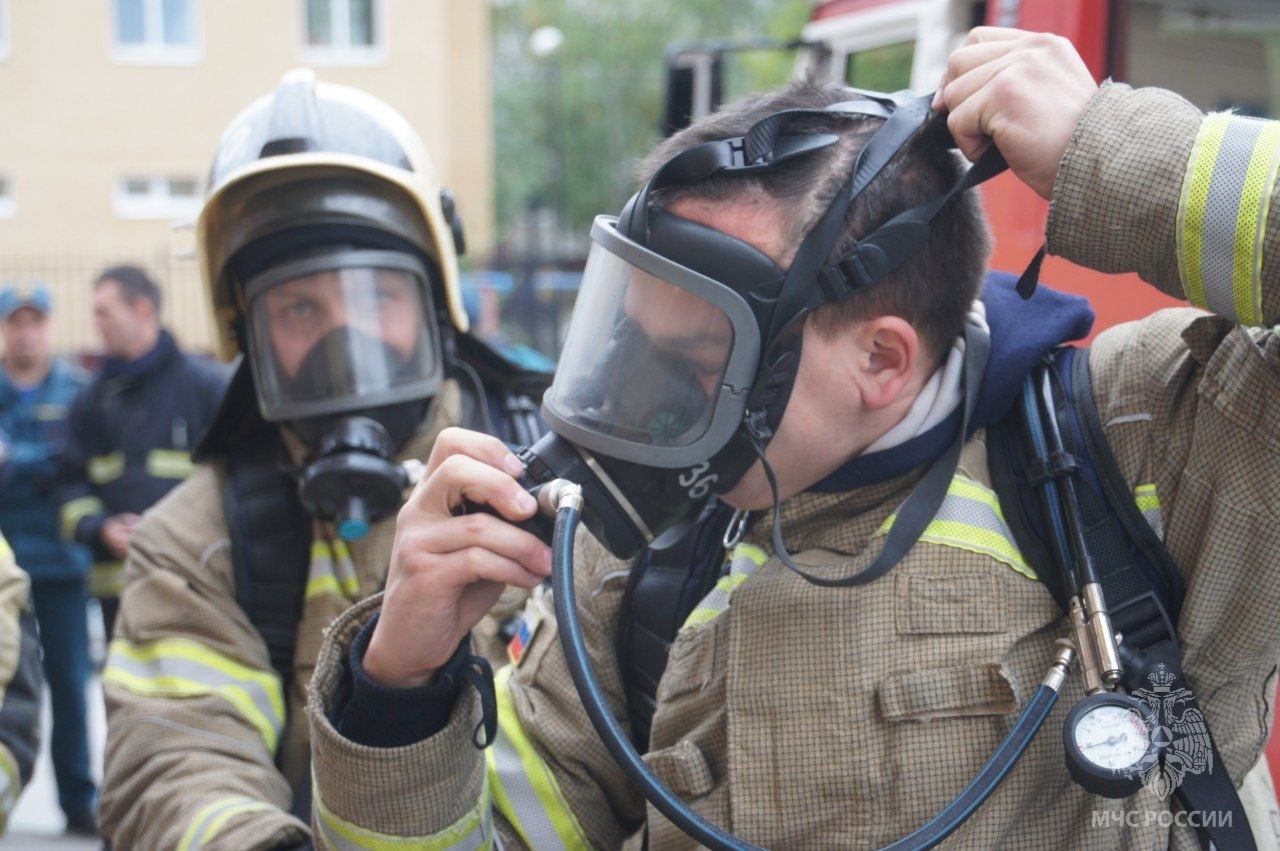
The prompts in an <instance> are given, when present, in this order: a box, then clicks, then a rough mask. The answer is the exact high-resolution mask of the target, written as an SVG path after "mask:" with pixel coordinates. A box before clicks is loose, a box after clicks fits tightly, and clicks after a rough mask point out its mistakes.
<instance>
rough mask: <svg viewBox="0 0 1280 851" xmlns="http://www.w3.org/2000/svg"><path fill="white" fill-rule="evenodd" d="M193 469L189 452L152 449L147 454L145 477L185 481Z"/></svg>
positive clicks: (193, 465)
mask: <svg viewBox="0 0 1280 851" xmlns="http://www.w3.org/2000/svg"><path fill="white" fill-rule="evenodd" d="M195 468H196V466H195V464H192V463H191V453H190V452H183V451H181V450H179V449H152V450H151V451H150V452H148V453H147V475H148V476H151V477H152V478H155V479H185V478H186V477H187V476H189V475H191V472H192V471H193V470H195Z"/></svg>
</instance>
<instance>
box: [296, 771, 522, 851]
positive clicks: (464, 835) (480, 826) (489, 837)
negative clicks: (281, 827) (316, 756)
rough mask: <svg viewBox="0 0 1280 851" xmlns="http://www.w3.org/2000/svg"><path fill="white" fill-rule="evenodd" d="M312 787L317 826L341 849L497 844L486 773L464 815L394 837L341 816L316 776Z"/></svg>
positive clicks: (461, 850) (393, 850)
mask: <svg viewBox="0 0 1280 851" xmlns="http://www.w3.org/2000/svg"><path fill="white" fill-rule="evenodd" d="M311 788H312V790H314V797H313V798H312V802H313V803H314V804H315V811H316V819H315V825H316V828H317V829H318V830H319V831H320V837H321V839H323V840H324V844H325V846H326V847H328V848H335V849H338V851H478V849H487V848H492V847H493V844H494V833H493V810H492V808H491V806H490V800H489V779H488V777H487V776H486V777H485V780H484V786H483V788H482V791H481V793H480V799H479V800H478V801H477V802H476V805H475V806H474V807H472V808H471V809H470V810H468V811H467V813H466V814H465V815H464V816H463V817H462V818H460V819H458V820H457V821H456V822H454V823H453V824H451V825H449V826H448V827H446V828H445V829H444V830H442V831H440V832H438V833H433V834H431V835H430V836H392V835H391V834H388V833H379V832H377V831H376V830H369V829H368V828H365V827H361V826H360V825H358V824H355V823H353V822H349V821H346V820H345V819H341V818H339V817H338V816H336V815H334V814H333V813H332V812H331V811H330V810H329V808H328V807H326V806H325V805H324V801H322V800H321V799H320V794H319V789H320V787H319V786H317V785H316V782H315V778H314V777H312V781H311ZM535 847H536V846H535Z"/></svg>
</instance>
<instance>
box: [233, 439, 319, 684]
mask: <svg viewBox="0 0 1280 851" xmlns="http://www.w3.org/2000/svg"><path fill="white" fill-rule="evenodd" d="M283 451H284V447H283V445H282V444H281V441H280V435H279V432H278V431H277V430H276V429H274V428H269V429H263V430H261V431H259V433H258V437H257V439H254V440H245V441H242V442H240V444H239V445H238V446H236V447H235V448H233V449H232V450H231V451H230V452H229V453H228V454H227V460H226V470H227V477H226V484H225V486H224V488H223V498H222V509H223V512H224V513H225V515H226V519H227V530H228V533H229V535H230V538H231V563H232V569H233V572H234V579H235V588H236V602H237V603H239V604H240V608H241V609H243V610H244V613H245V614H246V615H247V616H248V618H249V622H250V623H252V624H253V626H254V628H255V629H257V630H258V632H259V633H261V635H262V640H263V641H265V642H266V645H267V654H268V656H270V658H271V667H273V668H275V669H276V672H277V673H278V674H280V680H281V683H282V684H283V688H284V689H285V690H286V692H287V691H288V688H289V683H290V681H291V680H292V674H293V650H294V644H295V641H296V638H297V627H298V620H299V619H300V618H301V617H302V604H303V597H304V594H305V591H306V585H307V571H308V569H309V564H310V551H311V534H312V525H311V519H310V517H309V516H308V515H307V512H306V509H304V508H303V507H302V502H301V501H300V500H299V499H298V488H297V484H296V483H295V482H294V480H293V477H292V476H291V475H289V473H288V471H287V470H285V469H284V466H283V465H282V464H281V458H282V457H283V455H282V453H283Z"/></svg>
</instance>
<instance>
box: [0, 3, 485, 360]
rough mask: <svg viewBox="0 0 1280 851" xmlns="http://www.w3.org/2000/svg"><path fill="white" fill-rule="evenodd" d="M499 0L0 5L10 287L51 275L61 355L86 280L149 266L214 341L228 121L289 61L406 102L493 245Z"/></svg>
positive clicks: (81, 310)
mask: <svg viewBox="0 0 1280 851" xmlns="http://www.w3.org/2000/svg"><path fill="white" fill-rule="evenodd" d="M490 57H491V46H490V24H489V3H488V0H74V2H67V0H0V283H9V282H12V283H15V284H18V285H28V284H30V283H33V282H35V281H44V282H46V283H47V284H48V285H49V286H50V287H51V289H52V290H53V293H54V298H55V299H56V301H57V307H56V311H55V320H56V342H57V346H58V348H59V349H60V350H63V351H92V350H93V349H95V348H96V346H97V345H98V341H97V339H96V337H95V334H94V331H93V325H92V318H91V316H90V302H89V297H90V286H91V283H92V281H93V278H94V276H95V274H96V273H97V272H98V271H99V270H100V269H101V268H103V267H105V266H106V265H108V264H113V263H119V262H136V263H140V264H141V265H143V266H144V267H146V268H148V269H149V270H151V271H152V272H154V273H155V274H156V276H157V278H158V279H159V281H160V283H161V286H162V288H163V290H164V293H165V300H166V304H165V307H164V315H165V319H166V322H167V323H168V324H169V326H170V327H171V328H173V329H174V331H175V333H176V334H177V336H178V337H179V339H180V341H181V342H182V343H183V344H184V345H186V346H190V347H194V348H208V347H209V346H210V341H211V336H210V330H209V323H208V317H207V316H206V314H205V310H204V305H203V298H202V296H201V294H200V284H199V277H198V274H197V272H196V266H195V262H194V258H193V256H192V254H193V249H194V244H193V236H192V234H193V231H192V230H191V227H190V226H191V225H192V224H193V223H194V220H195V216H196V214H197V213H198V211H199V208H200V202H201V199H202V197H203V193H204V190H205V188H206V187H205V176H206V171H207V169H208V167H209V162H210V160H211V158H212V155H213V151H214V148H215V145H216V143H217V140H218V137H219V135H220V134H221V132H222V130H223V128H224V127H225V126H226V124H227V123H228V122H229V121H230V120H231V118H232V117H233V116H234V115H235V114H236V113H237V112H238V111H239V110H240V109H241V108H242V107H244V106H245V105H247V104H248V103H249V102H250V101H251V100H252V99H254V98H256V97H258V96H260V95H262V94H265V93H267V92H269V91H271V90H272V89H273V88H274V87H275V85H276V83H277V82H278V81H279V79H280V77H281V76H282V75H283V74H284V72H285V71H287V70H289V69H290V68H294V67H299V66H306V67H311V68H314V69H315V72H316V76H317V78H318V79H320V80H323V81H328V82H335V83H344V84H348V85H352V86H357V87H359V88H361V89H364V90H366V91H368V92H370V93H371V94H373V95H376V96H377V97H379V98H381V99H383V100H385V101H386V102H387V103H389V104H390V105H391V106H393V107H394V108H396V109H397V110H399V111H400V112H401V113H402V114H403V115H405V117H406V118H407V119H408V120H409V122H410V123H411V124H412V125H413V126H414V127H415V128H416V129H417V130H418V132H419V133H420V134H421V135H422V137H423V139H424V141H425V143H426V146H427V149H428V150H429V151H430V153H431V155H432V157H433V158H434V160H435V164H436V168H437V170H438V171H439V173H440V176H441V179H442V180H443V182H444V183H445V184H446V185H447V186H449V187H451V188H452V189H453V190H454V192H455V193H456V195H457V197H458V201H459V207H460V209H461V212H462V215H463V218H464V220H465V222H466V226H467V236H468V243H469V245H470V246H471V248H472V250H473V251H476V252H481V251H484V250H485V248H486V247H487V246H488V245H489V243H490V241H491V230H492V212H491V211H492V184H493V163H492V150H493V141H492V136H493V126H492V97H491V82H490Z"/></svg>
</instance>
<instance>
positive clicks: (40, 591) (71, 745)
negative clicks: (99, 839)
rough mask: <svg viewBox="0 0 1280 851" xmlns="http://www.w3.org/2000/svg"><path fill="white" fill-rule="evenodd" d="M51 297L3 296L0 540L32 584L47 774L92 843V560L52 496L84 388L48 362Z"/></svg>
mask: <svg viewBox="0 0 1280 851" xmlns="http://www.w3.org/2000/svg"><path fill="white" fill-rule="evenodd" d="M52 308H53V303H52V300H51V299H50V297H49V292H48V291H47V290H46V289H45V288H44V287H42V286H37V287H35V288H33V289H30V290H18V289H15V288H14V287H6V288H5V289H4V291H3V292H0V336H2V337H3V338H4V358H3V360H0V367H2V368H0V429H2V430H3V437H2V438H0V440H3V443H4V451H5V459H4V461H3V465H2V466H0V483H3V486H0V531H2V532H3V533H4V536H5V537H6V538H7V539H8V540H9V543H10V544H11V545H12V547H13V550H14V552H15V554H16V555H17V559H18V563H19V564H21V565H22V567H23V569H25V570H26V571H27V573H28V574H30V575H31V598H32V602H33V603H34V605H35V613H36V617H37V618H38V619H39V623H40V642H41V644H42V645H43V647H44V668H45V677H46V679H47V680H48V682H49V694H50V697H51V700H52V704H53V748H52V750H53V769H54V773H55V775H56V777H57V781H58V803H59V805H60V806H61V807H62V811H63V812H64V813H65V814H66V816H67V827H68V829H69V830H70V831H71V832H73V833H95V832H96V826H95V825H96V821H95V818H94V810H95V809H96V805H97V795H98V790H97V786H96V785H95V784H94V782H93V777H92V775H91V773H90V770H89V734H88V714H87V708H86V704H85V684H86V682H87V681H88V678H89V632H88V628H87V624H86V608H87V605H88V602H89V596H88V584H87V579H88V573H89V553H88V551H86V550H85V549H84V548H83V547H81V546H78V545H76V544H74V543H70V542H67V541H64V540H63V539H62V538H61V536H60V535H59V534H58V505H59V503H58V501H57V499H56V497H55V495H54V481H55V477H56V473H57V462H58V456H59V455H60V454H61V453H62V452H63V450H64V449H65V447H66V443H67V412H68V409H69V408H70V407H71V403H72V400H74V399H75V397H76V394H77V393H79V392H80V390H81V389H83V388H84V386H85V385H86V384H87V383H88V377H87V376H86V375H85V374H84V373H83V372H82V371H81V370H79V369H78V368H76V367H74V366H72V365H71V364H69V363H67V362H66V361H63V360H61V359H57V358H54V357H53V356H52V353H51V352H52V335H51V331H52V328H51V324H50V322H49V313H50V311H51V310H52Z"/></svg>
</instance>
